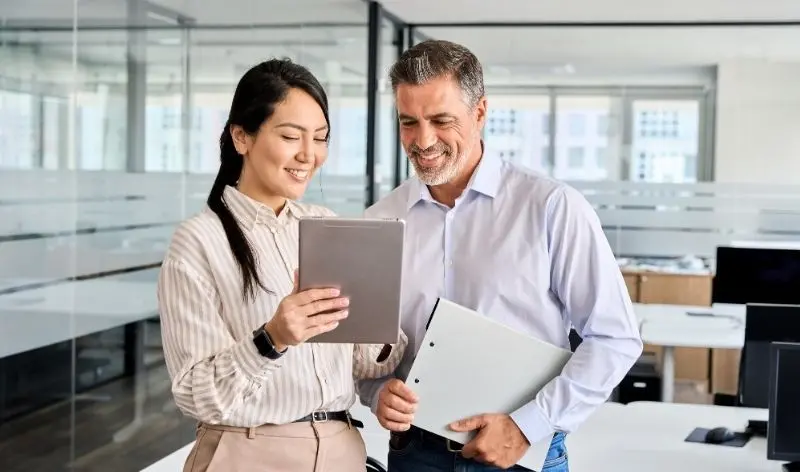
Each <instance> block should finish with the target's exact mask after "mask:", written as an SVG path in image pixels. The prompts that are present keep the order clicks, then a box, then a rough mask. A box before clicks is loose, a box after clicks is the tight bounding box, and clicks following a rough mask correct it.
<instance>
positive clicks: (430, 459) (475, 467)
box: [389, 433, 569, 472]
mask: <svg viewBox="0 0 800 472" xmlns="http://www.w3.org/2000/svg"><path fill="white" fill-rule="evenodd" d="M564 438H565V436H564V433H556V434H555V435H554V436H553V440H552V441H551V442H550V449H549V450H548V451H547V457H546V458H545V462H544V467H543V468H542V470H541V472H569V462H568V461H567V445H566V444H565V443H564ZM500 470H503V469H500V468H497V467H494V466H489V465H485V464H482V463H480V462H476V461H473V460H469V459H465V458H463V457H462V456H461V455H460V454H458V453H453V452H449V451H448V450H447V449H446V448H445V447H443V446H440V445H439V444H434V443H431V442H427V441H424V440H422V439H421V438H419V437H417V436H413V437H412V438H411V439H410V440H409V441H408V443H407V444H406V445H404V446H403V447H402V448H401V449H399V450H398V449H396V448H394V447H392V446H390V447H389V472H495V471H500ZM506 470H510V471H514V472H529V471H530V469H526V468H524V467H520V466H514V467H512V468H511V469H506Z"/></svg>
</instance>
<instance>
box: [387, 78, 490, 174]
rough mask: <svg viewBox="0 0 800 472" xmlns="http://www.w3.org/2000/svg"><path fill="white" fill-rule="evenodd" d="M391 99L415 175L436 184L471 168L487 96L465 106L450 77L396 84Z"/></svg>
mask: <svg viewBox="0 0 800 472" xmlns="http://www.w3.org/2000/svg"><path fill="white" fill-rule="evenodd" d="M396 98H397V112H398V117H399V120H400V140H401V142H402V143H403V148H404V149H405V151H406V153H407V154H408V157H409V159H410V160H411V163H412V164H413V165H414V170H415V171H416V174H417V177H418V178H419V180H420V181H421V182H423V183H424V184H426V185H431V186H437V185H443V184H447V183H452V182H453V181H454V180H459V179H461V180H463V177H464V175H463V174H464V173H465V172H470V173H471V171H472V169H473V168H474V166H472V165H470V164H475V163H476V162H477V160H479V159H480V154H479V153H478V154H477V155H476V153H475V152H474V151H476V150H477V149H480V139H481V129H482V128H483V124H484V122H485V117H486V99H485V98H481V99H480V100H479V101H478V103H477V104H476V105H475V106H470V105H469V104H467V103H466V102H465V100H464V93H463V91H462V90H461V87H460V86H459V84H458V83H457V82H456V81H455V80H453V79H452V78H451V77H441V78H436V79H433V80H430V81H428V82H426V83H424V84H421V85H412V84H400V85H398V86H397V90H396ZM471 161H476V162H471ZM467 180H469V177H468V176H467Z"/></svg>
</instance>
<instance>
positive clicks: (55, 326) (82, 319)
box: [0, 278, 158, 358]
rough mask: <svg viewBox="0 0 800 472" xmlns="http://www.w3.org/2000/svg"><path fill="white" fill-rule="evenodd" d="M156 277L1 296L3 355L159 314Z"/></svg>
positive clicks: (87, 282) (84, 283) (90, 282)
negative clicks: (154, 278)
mask: <svg viewBox="0 0 800 472" xmlns="http://www.w3.org/2000/svg"><path fill="white" fill-rule="evenodd" d="M157 307H158V303H157V300H156V286H155V281H153V282H151V283H148V282H131V281H125V280H114V279H111V278H107V279H94V280H84V281H76V282H68V283H63V284H58V285H52V286H48V287H42V288H37V289H33V290H25V291H22V292H14V293H9V294H5V295H2V296H0V358H2V357H6V356H11V355H13V354H17V353H20V352H25V351H29V350H32V349H36V348H39V347H43V346H48V345H50V344H54V343H58V342H62V341H68V340H70V339H74V338H78V337H80V336H84V335H87V334H92V333H96V332H100V331H105V330H108V329H111V328H116V327H119V326H124V325H126V324H130V323H134V322H137V321H141V320H145V319H147V318H150V317H153V316H156V315H157V311H158V308H157Z"/></svg>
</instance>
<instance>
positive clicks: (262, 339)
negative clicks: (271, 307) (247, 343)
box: [253, 327, 282, 360]
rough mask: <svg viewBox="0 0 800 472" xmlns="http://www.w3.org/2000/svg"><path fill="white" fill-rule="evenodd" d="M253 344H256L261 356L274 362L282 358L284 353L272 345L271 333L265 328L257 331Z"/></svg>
mask: <svg viewBox="0 0 800 472" xmlns="http://www.w3.org/2000/svg"><path fill="white" fill-rule="evenodd" d="M253 343H255V345H256V348H257V349H258V352H259V354H261V355H262V356H264V357H266V358H268V359H272V360H275V359H277V358H279V357H281V354H282V353H280V352H278V351H277V350H276V349H275V346H274V345H273V344H272V340H271V339H270V338H269V333H267V330H266V329H264V328H263V327H262V328H261V329H258V330H256V333H255V336H254V337H253Z"/></svg>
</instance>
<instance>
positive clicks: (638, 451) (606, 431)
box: [142, 402, 781, 472]
mask: <svg viewBox="0 0 800 472" xmlns="http://www.w3.org/2000/svg"><path fill="white" fill-rule="evenodd" d="M352 411H353V413H354V415H356V416H357V417H358V418H359V419H361V420H362V421H364V422H365V428H364V430H363V435H364V441H365V442H366V443H367V454H368V455H369V456H371V457H374V458H376V459H378V460H380V461H381V462H383V463H384V464H386V456H387V454H388V435H387V434H386V432H385V431H382V430H381V429H380V426H378V424H377V422H375V419H374V417H373V416H371V415H370V414H369V411H367V410H366V409H364V408H363V407H361V406H360V405H356V407H354V408H353V410H352ZM750 419H759V420H765V419H767V411H766V410H759V409H749V408H731V407H722V406H713V405H685V404H674V403H648V402H642V403H631V404H629V405H627V406H624V405H621V404H619V403H606V404H605V405H603V406H602V407H601V408H599V409H598V410H597V412H595V414H594V415H592V416H591V417H590V418H589V419H588V420H587V421H586V423H584V424H583V425H582V426H581V427H580V428H579V429H578V430H577V431H576V432H575V433H573V434H570V435H569V436H568V437H567V449H568V452H569V457H570V459H569V461H570V470H571V471H573V472H642V471H648V472H662V471H663V472H674V471H681V472H710V471H734V470H735V471H736V472H779V471H780V466H781V463H780V462H777V461H770V460H767V444H766V440H765V439H763V438H753V439H751V440H750V442H748V444H747V445H745V446H744V447H741V448H734V447H727V446H714V445H710V444H698V443H687V442H684V439H685V438H686V436H687V435H688V434H689V433H690V432H691V431H692V430H693V429H694V428H698V427H699V428H714V427H717V426H727V427H729V428H731V429H733V430H736V431H743V430H744V427H745V426H746V425H747V421H748V420H750ZM192 446H193V444H189V445H187V446H185V447H183V448H182V449H179V450H178V451H176V452H174V453H173V454H170V455H169V456H167V457H165V458H164V459H162V460H160V461H158V462H156V463H155V464H153V465H151V466H150V467H148V468H146V469H144V470H143V471H142V472H177V471H180V470H181V468H182V467H183V464H184V461H185V460H186V457H187V456H188V455H189V452H190V451H191V448H192Z"/></svg>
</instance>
